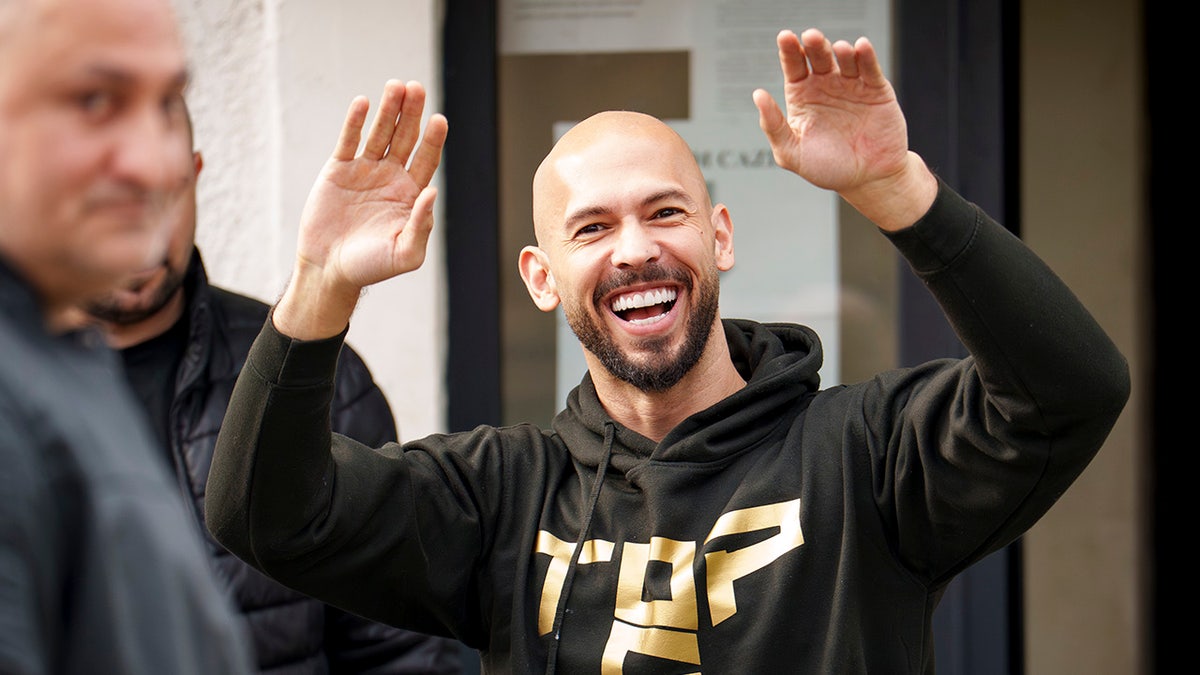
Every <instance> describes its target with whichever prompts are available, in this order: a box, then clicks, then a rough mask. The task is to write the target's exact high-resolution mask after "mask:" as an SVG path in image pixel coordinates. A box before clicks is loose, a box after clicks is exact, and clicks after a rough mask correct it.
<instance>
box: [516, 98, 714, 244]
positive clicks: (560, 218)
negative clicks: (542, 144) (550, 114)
mask: <svg viewBox="0 0 1200 675" xmlns="http://www.w3.org/2000/svg"><path fill="white" fill-rule="evenodd" d="M635 170H636V171H635ZM635 177H637V179H640V180H643V181H647V182H645V183H643V186H644V187H647V188H649V187H651V186H650V184H649V183H653V182H661V183H662V185H661V186H660V187H662V188H663V189H667V188H666V186H667V184H674V185H675V186H676V187H677V188H678V189H681V190H683V191H684V192H686V193H687V194H688V195H689V196H690V198H691V199H692V200H694V202H695V206H696V207H697V208H698V209H701V210H711V208H712V205H711V203H710V201H709V195H708V187H707V184H706V183H705V181H704V175H703V174H702V173H701V171H700V166H699V165H698V164H697V163H696V158H695V156H694V155H693V154H692V150H691V147H690V146H688V144H687V142H686V141H684V140H683V138H682V137H680V135H679V134H678V133H676V131H675V130H674V129H672V128H671V127H670V126H668V125H667V124H665V123H664V122H663V121H662V120H659V119H658V118H656V117H653V116H650V115H646V114H644V113H639V112H629V111H615V110H614V111H605V112H600V113H597V114H595V115H592V116H591V117H588V118H587V119H585V120H583V121H582V122H580V123H579V124H577V125H575V126H574V127H572V128H571V129H570V131H568V132H567V133H566V134H564V135H563V137H562V138H560V139H559V140H558V142H557V143H555V145H554V147H553V148H552V149H551V150H550V153H549V154H548V155H546V158H545V159H543V160H542V163H541V164H540V165H539V166H538V169H537V172H536V173H534V176H533V222H534V229H535V232H536V234H537V238H538V242H539V244H541V243H544V242H545V241H546V237H547V236H550V235H552V233H554V232H555V231H556V230H557V229H559V228H561V227H562V226H563V224H564V222H566V221H569V220H570V219H571V218H572V216H573V215H583V216H586V215H587V213H588V212H590V211H593V210H596V209H604V208H607V207H606V206H605V205H603V204H601V203H596V202H594V200H595V198H596V197H597V196H598V195H595V192H596V190H597V189H598V188H604V187H610V188H611V189H612V194H610V195H609V196H611V197H620V196H632V195H629V194H628V192H629V191H630V190H631V189H635V188H636V187H637V186H634V185H622V184H621V183H625V182H628V181H632V180H634V178H635ZM597 182H604V183H605V185H597ZM653 193H654V191H653V190H651V194H653Z"/></svg>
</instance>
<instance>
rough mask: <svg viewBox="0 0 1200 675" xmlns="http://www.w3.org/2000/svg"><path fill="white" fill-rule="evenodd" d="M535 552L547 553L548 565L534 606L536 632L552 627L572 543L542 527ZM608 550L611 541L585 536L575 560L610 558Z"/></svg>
mask: <svg viewBox="0 0 1200 675" xmlns="http://www.w3.org/2000/svg"><path fill="white" fill-rule="evenodd" d="M537 553H545V554H546V555H548V556H550V566H549V567H548V568H546V581H545V582H544V583H543V584H542V602H541V605H540V606H539V608H538V635H545V634H546V633H549V632H550V631H551V630H553V629H554V611H555V610H556V609H557V608H558V598H559V595H560V594H561V593H562V587H563V583H564V582H565V581H566V579H567V568H568V567H569V566H570V564H571V554H573V553H575V544H574V543H572V542H569V541H563V540H562V539H559V538H558V537H556V536H554V535H552V534H550V533H549V532H547V531H545V530H542V531H540V532H538V538H537ZM612 554H613V543H612V542H611V541H604V540H602V539H589V540H588V541H586V542H584V543H583V550H582V551H580V552H579V564H580V565H589V564H591V563H595V562H610V561H612Z"/></svg>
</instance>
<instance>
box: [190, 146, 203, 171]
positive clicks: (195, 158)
mask: <svg viewBox="0 0 1200 675" xmlns="http://www.w3.org/2000/svg"><path fill="white" fill-rule="evenodd" d="M192 163H193V164H194V165H195V167H196V174H195V175H196V176H199V175H200V170H201V169H203V168H204V155H202V154H200V151H199V150H195V151H193V152H192Z"/></svg>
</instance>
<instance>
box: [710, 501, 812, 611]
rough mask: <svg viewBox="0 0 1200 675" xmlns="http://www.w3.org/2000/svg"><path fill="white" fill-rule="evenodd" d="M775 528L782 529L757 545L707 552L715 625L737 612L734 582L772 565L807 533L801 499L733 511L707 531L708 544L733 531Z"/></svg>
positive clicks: (795, 546)
mask: <svg viewBox="0 0 1200 675" xmlns="http://www.w3.org/2000/svg"><path fill="white" fill-rule="evenodd" d="M775 528H778V529H779V533H778V534H775V535H773V536H772V537H771V538H769V539H765V540H763V541H760V542H758V543H757V544H751V545H750V546H747V547H745V548H741V549H738V550H736V551H713V552H712V553H705V554H704V564H705V567H706V568H707V572H706V574H707V579H708V606H709V611H710V613H711V614H712V622H713V625H714V626H715V625H717V624H719V623H721V622H722V621H724V620H725V619H728V618H729V617H731V616H733V615H734V614H736V613H737V599H736V598H735V597H734V591H733V582H735V581H737V580H738V579H741V578H742V577H744V576H746V575H748V574H750V573H752V572H756V571H758V570H760V569H762V568H764V567H766V566H767V565H770V564H771V563H773V562H775V561H776V560H778V559H779V557H780V556H781V555H783V554H784V553H787V552H788V551H790V550H792V549H794V548H797V547H799V546H800V545H801V544H803V543H804V533H802V532H801V531H800V500H799V499H793V500H792V501H790V502H780V503H778V504H768V505H766V506H756V507H754V508H749V509H741V510H740V511H730V512H729V513H726V514H724V515H722V516H721V517H720V518H718V519H717V524H716V525H714V526H713V529H712V531H711V532H709V533H708V539H705V540H704V543H705V544H708V543H709V542H711V541H713V540H714V539H716V538H718V537H724V536H726V535H730V534H744V533H749V532H759V531H762V530H770V529H775Z"/></svg>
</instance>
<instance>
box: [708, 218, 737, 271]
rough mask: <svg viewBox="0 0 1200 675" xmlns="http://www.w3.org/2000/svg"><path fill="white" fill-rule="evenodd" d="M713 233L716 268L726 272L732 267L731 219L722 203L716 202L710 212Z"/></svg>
mask: <svg viewBox="0 0 1200 675" xmlns="http://www.w3.org/2000/svg"><path fill="white" fill-rule="evenodd" d="M712 225H713V234H714V235H715V239H716V251H715V253H716V259H717V269H719V270H721V271H722V272H728V271H729V270H731V269H733V219H732V218H730V217H729V209H727V208H725V205H724V204H717V205H716V206H714V207H713V212H712Z"/></svg>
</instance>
